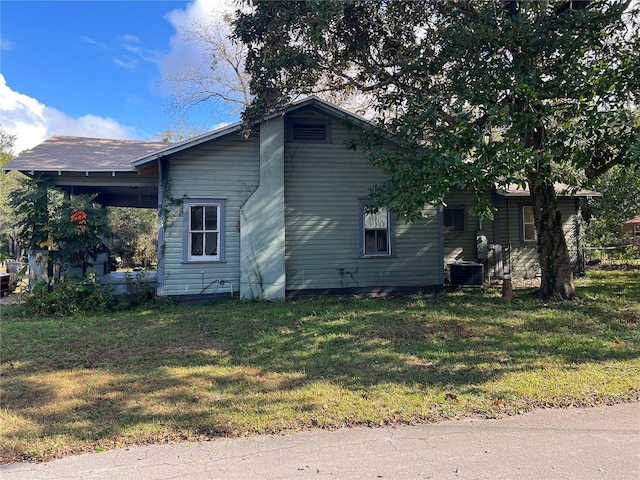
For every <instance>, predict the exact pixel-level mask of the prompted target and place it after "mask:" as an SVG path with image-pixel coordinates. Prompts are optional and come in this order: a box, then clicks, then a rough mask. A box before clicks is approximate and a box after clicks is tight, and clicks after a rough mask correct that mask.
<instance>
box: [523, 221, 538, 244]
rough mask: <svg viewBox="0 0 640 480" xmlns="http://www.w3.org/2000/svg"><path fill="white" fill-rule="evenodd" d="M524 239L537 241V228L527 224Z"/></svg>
mask: <svg viewBox="0 0 640 480" xmlns="http://www.w3.org/2000/svg"><path fill="white" fill-rule="evenodd" d="M524 239H525V240H535V239H536V228H535V226H534V225H531V224H527V225H525V226H524Z"/></svg>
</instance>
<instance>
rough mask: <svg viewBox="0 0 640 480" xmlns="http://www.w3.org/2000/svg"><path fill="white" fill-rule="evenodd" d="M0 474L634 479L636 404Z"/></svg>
mask: <svg viewBox="0 0 640 480" xmlns="http://www.w3.org/2000/svg"><path fill="white" fill-rule="evenodd" d="M0 478H1V479H2V480H27V479H28V480H36V479H46V480H62V479H65V480H79V479H83V480H85V479H86V480H97V479H105V480H119V479H126V480H137V479H145V480H149V479H154V480H169V479H190V480H204V479H207V480H210V479H234V480H236V479H242V480H245V479H256V480H275V479H278V480H280V479H292V480H293V479H295V480H299V479H345V480H353V479H380V478H382V479H418V480H419V479H434V480H438V479H492V480H495V479H514V480H527V479H531V480H534V479H535V480H553V479H575V480H590V479H603V480H604V479H611V480H627V479H629V480H638V479H640V403H631V404H622V405H616V406H611V407H598V408H588V409H568V410H538V411H535V412H533V413H528V414H525V415H521V416H517V417H510V418H505V419H501V420H460V421H451V422H445V423H439V424H427V425H420V426H402V427H395V428H374V429H371V428H354V429H342V430H337V431H332V432H329V431H321V430H315V431H305V432H300V433H295V434H290V435H283V436H269V437H253V438H240V439H219V440H214V441H210V442H203V443H182V444H174V445H156V446H146V447H137V448H130V449H122V450H112V451H107V452H101V453H91V454H86V455H79V456H74V457H68V458H63V459H61V460H56V461H53V462H48V463H40V464H29V463H16V464H11V465H3V466H1V467H0Z"/></svg>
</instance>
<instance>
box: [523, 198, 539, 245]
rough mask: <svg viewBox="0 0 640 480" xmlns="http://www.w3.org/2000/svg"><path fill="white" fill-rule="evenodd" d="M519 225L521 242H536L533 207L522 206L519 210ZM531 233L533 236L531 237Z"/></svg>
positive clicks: (536, 234)
mask: <svg viewBox="0 0 640 480" xmlns="http://www.w3.org/2000/svg"><path fill="white" fill-rule="evenodd" d="M520 219H521V220H520V223H521V225H522V230H521V232H522V241H523V242H537V241H538V233H537V232H536V223H535V217H534V215H533V205H522V207H521V208H520ZM531 233H533V236H532V235H531Z"/></svg>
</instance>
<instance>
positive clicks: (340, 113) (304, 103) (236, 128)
mask: <svg viewBox="0 0 640 480" xmlns="http://www.w3.org/2000/svg"><path fill="white" fill-rule="evenodd" d="M311 107H313V108H317V109H318V110H320V111H323V112H324V113H326V114H328V115H331V116H334V117H337V118H347V119H349V120H350V121H351V122H353V123H354V124H356V125H358V126H360V127H369V128H374V127H375V125H374V124H373V123H371V122H369V121H368V120H366V119H365V118H363V117H360V116H358V115H355V114H353V113H351V112H349V111H347V110H344V109H342V108H339V107H336V106H335V105H333V104H331V103H328V102H326V101H324V100H322V99H320V98H318V97H315V96H310V97H306V98H304V99H302V100H298V101H295V102H293V103H291V105H290V106H289V107H288V108H286V109H284V110H283V111H281V112H278V113H274V114H272V115H270V116H268V117H267V118H266V120H269V119H272V118H276V117H279V116H283V115H287V114H288V113H292V112H296V111H300V110H304V109H306V108H311ZM242 128H243V124H242V122H238V123H233V124H230V125H227V126H225V127H222V128H220V129H218V130H214V131H212V132H208V133H205V134H203V135H199V136H197V137H193V138H190V139H188V140H184V141H182V142H179V143H175V144H173V145H170V146H167V147H166V148H164V149H162V150H158V151H156V152H151V153H149V154H146V155H143V156H140V157H138V158H135V159H133V161H132V162H131V164H132V165H133V167H134V168H135V169H136V170H139V169H141V168H143V167H144V166H145V165H147V164H148V163H150V162H154V161H156V160H157V159H159V158H162V157H166V156H167V155H171V154H174V153H177V152H181V151H184V150H187V149H189V148H192V147H195V146H198V145H200V144H202V143H205V142H209V141H211V140H215V139H217V138H221V137H224V136H226V135H229V134H231V133H237V134H240V133H241V130H242Z"/></svg>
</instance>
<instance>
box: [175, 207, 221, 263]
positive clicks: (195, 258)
mask: <svg viewBox="0 0 640 480" xmlns="http://www.w3.org/2000/svg"><path fill="white" fill-rule="evenodd" d="M184 209H185V212H184V219H185V238H184V252H185V253H184V255H183V257H184V258H183V259H184V260H185V261H187V262H211V261H221V260H223V258H224V256H223V246H224V235H223V225H224V201H203V200H189V201H186V202H185V207H184Z"/></svg>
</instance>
